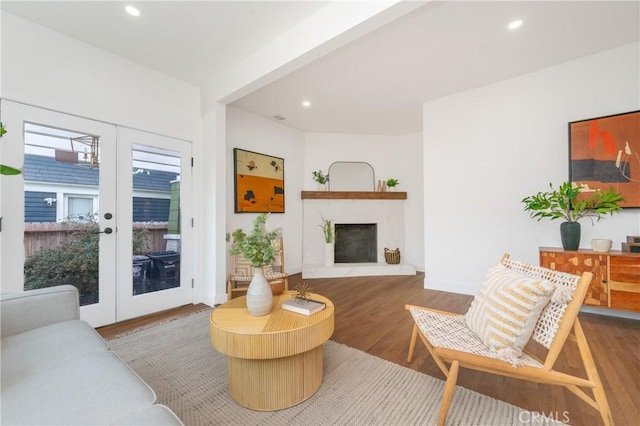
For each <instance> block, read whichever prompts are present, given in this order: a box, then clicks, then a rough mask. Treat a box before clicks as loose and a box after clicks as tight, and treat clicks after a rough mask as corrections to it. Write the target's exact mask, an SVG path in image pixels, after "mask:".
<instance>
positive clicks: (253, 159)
mask: <svg viewBox="0 0 640 426" xmlns="http://www.w3.org/2000/svg"><path fill="white" fill-rule="evenodd" d="M233 161H234V165H235V169H234V171H235V179H234V198H235V212H236V213H284V159H283V158H278V157H272V156H270V155H266V154H259V153H257V152H252V151H246V150H244V149H240V148H234V149H233Z"/></svg>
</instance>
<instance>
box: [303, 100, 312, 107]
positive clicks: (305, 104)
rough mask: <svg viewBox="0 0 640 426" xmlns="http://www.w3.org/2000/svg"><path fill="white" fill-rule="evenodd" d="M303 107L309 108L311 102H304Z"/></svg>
mask: <svg viewBox="0 0 640 426" xmlns="http://www.w3.org/2000/svg"><path fill="white" fill-rule="evenodd" d="M302 106H303V107H305V108H309V107H310V106H311V102H309V101H302Z"/></svg>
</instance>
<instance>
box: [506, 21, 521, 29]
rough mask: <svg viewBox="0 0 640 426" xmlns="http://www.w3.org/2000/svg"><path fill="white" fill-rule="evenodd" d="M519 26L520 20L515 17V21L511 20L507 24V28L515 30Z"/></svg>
mask: <svg viewBox="0 0 640 426" xmlns="http://www.w3.org/2000/svg"><path fill="white" fill-rule="evenodd" d="M521 26H522V20H520V19H517V20H515V21H511V22H510V23H509V25H508V26H507V28H509V29H510V30H515V29H516V28H520V27H521Z"/></svg>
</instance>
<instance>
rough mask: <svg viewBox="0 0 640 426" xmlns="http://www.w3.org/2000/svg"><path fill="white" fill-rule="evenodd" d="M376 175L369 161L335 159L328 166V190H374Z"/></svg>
mask: <svg viewBox="0 0 640 426" xmlns="http://www.w3.org/2000/svg"><path fill="white" fill-rule="evenodd" d="M375 182H376V177H375V173H374V171H373V167H371V165H370V164H369V163H364V162H360V161H336V162H335V163H333V164H331V166H329V190H330V191H375V188H376V184H375Z"/></svg>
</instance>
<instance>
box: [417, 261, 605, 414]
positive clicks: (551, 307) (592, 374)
mask: <svg viewBox="0 0 640 426" xmlns="http://www.w3.org/2000/svg"><path fill="white" fill-rule="evenodd" d="M502 264H503V265H505V266H506V267H507V268H509V269H512V270H515V271H518V272H520V273H522V274H523V275H525V276H527V277H530V278H543V279H546V280H549V281H551V282H554V283H555V284H556V285H557V286H565V289H566V290H567V291H570V293H571V297H570V301H568V302H564V303H559V302H557V301H551V302H549V304H548V305H547V306H546V307H545V308H544V309H543V311H542V313H541V315H540V317H539V318H538V321H537V323H536V326H535V329H534V331H533V335H532V336H531V338H532V339H533V340H534V341H536V342H538V343H540V344H541V345H542V346H544V347H545V348H546V349H547V350H548V351H547V354H546V358H545V359H544V360H540V359H538V358H536V357H535V356H534V355H533V354H531V353H530V352H528V351H527V350H526V349H525V351H524V353H523V354H522V356H521V357H520V359H519V360H518V363H517V364H518V366H517V367H514V366H513V364H512V363H511V362H507V361H505V360H503V359H500V358H499V357H498V356H497V354H496V353H495V352H493V351H491V350H490V349H489V348H487V346H485V345H484V344H483V342H482V341H481V340H480V338H478V336H477V335H476V334H475V333H473V332H472V331H471V330H470V329H469V328H468V327H467V325H466V323H465V320H464V315H459V314H454V313H450V312H443V311H437V310H433V309H428V308H424V307H420V306H413V305H406V307H405V308H406V309H407V310H408V311H409V312H410V313H411V316H412V317H413V320H414V325H413V332H412V335H411V342H410V344H409V354H408V356H407V362H411V359H412V358H413V352H414V350H415V344H416V340H417V338H418V337H420V340H422V342H423V343H424V345H425V346H426V348H427V350H428V351H429V353H430V354H431V356H432V357H433V359H434V361H435V362H436V364H437V365H438V367H440V370H442V372H443V373H444V375H445V376H446V377H447V381H446V384H445V388H444V393H443V396H442V402H441V405H440V413H439V415H438V425H444V424H445V421H446V418H447V414H448V412H449V405H450V403H451V400H452V398H453V393H454V390H455V386H456V381H457V377H458V369H459V368H460V367H466V368H470V369H472V370H478V371H483V372H485V373H491V374H497V375H501V376H506V377H513V378H518V379H523V380H529V381H533V382H537V383H547V384H553V385H560V386H564V387H566V388H567V389H568V390H569V391H571V392H572V393H574V394H576V395H577V396H578V397H579V398H580V399H581V400H583V401H585V402H586V403H587V404H589V405H590V406H592V407H593V408H595V409H596V410H598V412H600V415H601V416H602V420H603V422H604V424H605V425H613V418H612V416H611V411H610V409H609V404H608V402H607V398H606V395H605V393H604V389H603V387H602V382H601V381H600V377H599V376H598V371H597V369H596V366H595V363H594V361H593V357H592V356H591V351H590V350H589V345H588V344H587V339H586V337H585V334H584V332H583V330H582V327H581V325H580V321H579V320H578V312H579V310H580V307H581V306H582V302H583V300H584V297H585V294H586V292H587V289H588V287H589V283H590V282H591V279H592V274H591V273H590V272H585V273H583V274H582V276H581V277H580V276H577V275H571V274H567V273H563V272H557V271H553V270H551V269H547V268H542V267H539V266H532V265H529V264H526V263H522V262H518V261H514V260H511V259H510V258H509V255H508V254H505V255H504V257H503V258H502ZM567 338H569V340H571V341H573V342H575V343H577V346H578V350H579V352H580V357H581V360H582V364H583V366H584V369H585V372H586V375H587V378H586V379H585V378H582V377H577V376H572V375H570V374H567V373H563V372H560V371H556V370H554V369H553V366H554V364H555V362H556V360H557V359H558V356H559V355H560V352H561V350H562V348H563V347H564V344H565V342H566V341H567ZM447 364H448V365H447ZM581 387H582V388H589V389H591V392H592V393H593V397H591V396H590V395H588V394H587V393H585V392H584V390H582V389H580V388H581Z"/></svg>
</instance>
